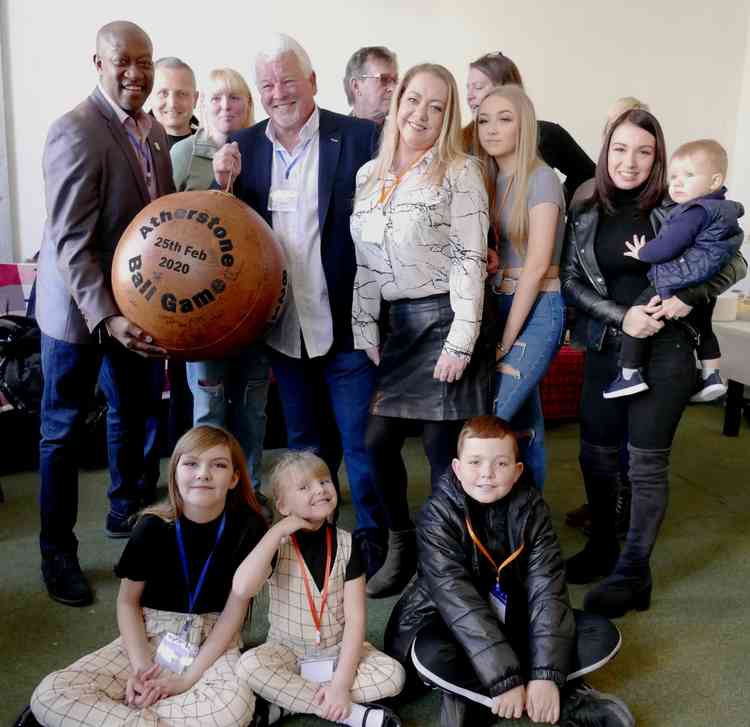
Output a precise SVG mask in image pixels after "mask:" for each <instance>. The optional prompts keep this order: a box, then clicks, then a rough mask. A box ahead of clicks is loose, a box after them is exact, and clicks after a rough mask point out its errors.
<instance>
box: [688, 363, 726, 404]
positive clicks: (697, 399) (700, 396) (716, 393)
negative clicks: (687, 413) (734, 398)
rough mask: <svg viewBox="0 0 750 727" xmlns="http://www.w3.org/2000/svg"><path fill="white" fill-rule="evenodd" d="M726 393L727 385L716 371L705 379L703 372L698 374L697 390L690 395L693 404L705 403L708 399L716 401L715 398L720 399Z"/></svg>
mask: <svg viewBox="0 0 750 727" xmlns="http://www.w3.org/2000/svg"><path fill="white" fill-rule="evenodd" d="M726 393H727V386H726V384H725V383H724V382H723V381H722V380H721V376H720V374H719V372H718V371H714V372H713V373H712V374H711V375H710V376H708V377H706V378H705V379H704V378H703V375H702V374H698V380H697V381H696V383H695V391H694V392H693V395H692V396H691V397H690V401H691V403H693V404H705V403H706V402H707V401H714V399H718V398H719V397H720V396H724V394H726Z"/></svg>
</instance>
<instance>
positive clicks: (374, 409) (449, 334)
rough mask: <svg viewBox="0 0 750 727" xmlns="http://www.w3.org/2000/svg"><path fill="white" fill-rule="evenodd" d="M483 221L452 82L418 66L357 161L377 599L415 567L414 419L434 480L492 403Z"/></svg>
mask: <svg viewBox="0 0 750 727" xmlns="http://www.w3.org/2000/svg"><path fill="white" fill-rule="evenodd" d="M488 220H489V218H488V203H487V192H486V190H485V188H484V185H483V182H482V175H481V172H480V168H479V165H478V163H477V161H476V160H475V159H473V158H471V157H468V156H467V155H466V154H464V153H463V151H462V148H461V118H460V111H459V106H458V93H457V89H456V82H455V79H454V78H453V76H452V75H451V73H450V72H449V71H448V70H447V69H445V68H444V67H443V66H439V65H433V64H423V65H419V66H415V67H414V68H412V69H410V70H409V71H408V72H407V73H406V75H405V76H404V78H403V80H402V81H401V83H400V84H399V87H398V89H397V91H396V93H395V94H394V96H393V99H392V102H391V109H390V114H389V116H388V120H387V122H386V125H385V129H384V131H383V143H382V147H381V150H380V153H379V154H378V156H377V158H376V159H374V160H373V161H371V162H369V163H368V164H366V165H365V166H363V167H362V169H360V170H359V173H358V175H357V191H356V196H355V201H354V213H353V215H352V220H351V230H352V239H353V240H354V243H355V249H356V254H357V275H356V278H355V281H354V299H353V306H352V325H353V329H354V345H355V347H356V348H358V349H363V350H365V351H366V352H367V355H368V356H369V357H370V359H372V361H373V362H374V363H375V365H376V366H378V383H377V385H376V388H375V393H374V394H373V399H372V402H371V405H370V420H369V423H368V430H367V438H366V444H367V447H368V449H369V451H370V455H371V459H372V467H373V477H374V479H375V482H376V484H377V486H378V490H379V492H380V494H381V498H382V501H383V505H384V508H385V510H386V516H387V521H388V527H389V541H388V555H387V558H386V561H385V563H384V565H383V567H382V568H381V569H380V570H379V571H378V572H377V573H376V574H375V575H374V576H373V577H372V578H371V579H370V581H369V583H368V587H367V592H368V594H369V595H370V596H386V595H390V594H393V593H397V592H398V591H400V590H401V589H402V588H403V586H404V585H406V583H407V582H408V580H409V578H410V577H411V575H412V573H413V572H414V569H415V567H416V559H415V556H416V554H415V540H414V526H413V524H412V521H411V519H410V517H409V508H408V504H407V500H406V486H407V476H406V468H405V467H404V463H403V460H402V458H401V448H402V446H403V443H404V439H405V438H406V436H407V435H408V434H409V433H410V432H412V431H413V430H414V429H415V424H414V423H415V422H416V423H418V424H419V425H421V427H422V431H423V441H424V447H425V451H426V454H427V457H428V459H429V461H430V467H431V472H432V481H433V482H434V481H435V480H436V478H439V477H440V476H441V475H442V474H443V473H444V472H445V471H446V469H447V467H448V465H449V464H450V461H451V459H452V458H453V455H454V452H455V446H456V441H457V436H458V432H459V430H460V428H461V425H462V423H463V421H464V419H466V418H468V417H471V416H476V415H478V414H483V413H486V412H487V411H489V409H490V405H491V396H492V381H491V379H492V376H491V370H492V365H491V364H492V353H491V352H489V355H486V354H487V353H488V352H487V351H486V349H485V348H484V346H483V344H480V343H478V341H483V340H484V338H483V337H482V338H480V335H479V334H480V326H481V323H482V310H483V304H484V280H485V277H486V263H487V230H488V225H489V221H488ZM382 301H387V303H388V305H387V306H383V305H382ZM385 309H387V314H388V315H387V333H386V334H385V335H381V334H382V333H383V328H384V326H383V325H381V320H383V321H385V315H384V314H385V312H386V310H385Z"/></svg>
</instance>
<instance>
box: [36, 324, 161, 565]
mask: <svg viewBox="0 0 750 727" xmlns="http://www.w3.org/2000/svg"><path fill="white" fill-rule="evenodd" d="M41 349H42V373H43V375H44V389H43V391H42V411H41V442H40V445H39V476H40V493H39V505H40V510H41V533H40V536H39V543H40V546H41V550H42V556H43V557H45V558H49V557H52V556H53V555H55V554H57V553H75V552H76V550H77V547H78V541H77V540H76V537H75V535H74V533H73V529H74V527H75V524H76V518H77V515H78V451H79V448H80V447H81V446H85V445H86V443H85V442H82V441H80V435H81V432H82V428H83V423H84V421H85V418H86V412H87V409H88V405H89V403H90V401H91V397H92V394H93V392H94V387H95V385H96V381H97V376H98V374H99V369H100V367H102V366H103V367H104V368H105V369H106V375H105V376H104V377H103V379H105V386H106V387H107V391H106V392H105V393H107V399H108V402H109V406H110V407H115V408H116V416H115V417H114V419H110V416H109V414H108V419H107V454H108V456H109V472H110V480H111V481H110V486H109V490H108V492H107V495H108V497H109V500H110V514H111V516H112V517H114V518H115V519H125V518H127V517H129V516H130V515H132V514H133V513H135V512H136V511H137V510H138V509H139V508H140V507H141V503H142V501H143V498H142V495H143V493H142V491H141V488H142V486H143V482H144V471H145V470H144V458H143V452H144V439H145V427H146V418H147V417H148V416H149V414H150V413H152V412H153V411H155V410H157V409H158V407H159V402H160V401H161V388H160V387H157V386H156V385H155V383H156V381H157V380H158V378H159V376H158V369H159V368H160V367H161V369H162V370H163V367H164V362H163V361H162V360H156V359H145V358H142V357H141V356H138V355H137V354H134V353H132V352H130V351H128V350H127V349H126V348H124V347H123V346H121V345H120V344H119V343H116V342H115V341H111V340H108V341H106V342H105V344H103V345H101V346H99V345H95V344H74V343H67V342H66V341H60V340H57V339H55V338H50V337H49V336H46V335H44V334H42V341H41ZM157 388H158V394H157Z"/></svg>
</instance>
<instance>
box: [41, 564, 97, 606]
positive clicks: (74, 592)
mask: <svg viewBox="0 0 750 727" xmlns="http://www.w3.org/2000/svg"><path fill="white" fill-rule="evenodd" d="M42 578H43V579H44V585H45V586H47V593H49V595H50V598H52V599H54V600H55V601H59V602H60V603H64V604H65V605H66V606H88V605H89V604H90V603H92V602H93V600H94V594H93V593H92V592H91V586H89V583H88V581H87V580H86V577H85V576H84V575H83V573H82V572H81V566H80V565H78V558H76V556H75V555H72V554H71V553H58V554H57V555H54V556H52V557H51V558H44V559H43V560H42Z"/></svg>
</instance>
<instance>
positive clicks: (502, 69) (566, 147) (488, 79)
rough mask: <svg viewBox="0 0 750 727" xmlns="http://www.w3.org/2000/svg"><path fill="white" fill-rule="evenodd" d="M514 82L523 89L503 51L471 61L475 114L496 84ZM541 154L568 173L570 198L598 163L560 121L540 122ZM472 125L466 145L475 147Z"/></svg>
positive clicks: (470, 88) (470, 90) (469, 96)
mask: <svg viewBox="0 0 750 727" xmlns="http://www.w3.org/2000/svg"><path fill="white" fill-rule="evenodd" d="M506 83H514V84H516V85H517V86H521V88H523V80H522V79H521V73H520V72H519V70H518V67H517V66H516V64H515V63H514V62H513V61H512V60H511V59H510V58H508V56H505V55H503V54H502V53H500V52H497V53H487V54H486V55H483V56H482V57H481V58H477V60H475V61H474V62H473V63H470V64H469V75H468V78H467V80H466V97H467V100H468V102H469V107H470V108H471V112H472V114H476V111H477V109H478V108H479V104H480V103H481V101H482V99H483V98H484V97H485V96H486V95H487V94H488V93H489V92H490V91H491V90H492V89H493V88H494V87H495V86H503V85H505V84H506ZM537 126H538V129H539V139H538V144H539V156H540V157H541V158H542V159H543V160H544V162H545V163H546V164H547V165H548V166H550V167H552V168H553V169H557V170H558V171H559V172H560V173H561V174H563V175H564V176H565V182H564V183H563V186H564V188H565V198H566V199H567V200H568V202H569V201H570V199H571V197H572V196H573V193H574V192H575V191H576V189H578V187H579V186H580V185H581V184H582V183H583V182H585V181H586V180H587V179H590V178H591V177H593V176H594V169H595V167H594V162H592V161H591V159H589V156H588V154H586V152H585V151H584V150H583V149H581V147H580V146H578V144H577V143H576V141H575V139H574V138H573V137H572V136H571V135H570V134H569V133H568V132H567V131H566V130H565V129H563V127H562V126H560V125H559V124H555V123H552V122H551V121H538V122H537ZM472 128H473V126H472V124H468V125H467V126H466V127H465V128H464V146H465V148H466V149H470V148H471V133H472Z"/></svg>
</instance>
